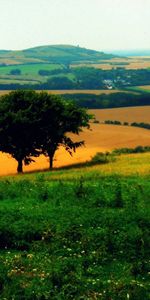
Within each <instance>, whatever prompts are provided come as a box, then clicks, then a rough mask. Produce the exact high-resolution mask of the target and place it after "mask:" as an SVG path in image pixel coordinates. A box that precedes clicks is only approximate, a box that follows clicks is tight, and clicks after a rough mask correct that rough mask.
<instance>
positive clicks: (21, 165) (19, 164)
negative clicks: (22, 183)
mask: <svg viewBox="0 0 150 300" xmlns="http://www.w3.org/2000/svg"><path fill="white" fill-rule="evenodd" d="M17 172H18V173H23V163H22V159H20V160H18V167H17Z"/></svg>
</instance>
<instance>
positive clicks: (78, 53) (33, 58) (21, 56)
mask: <svg viewBox="0 0 150 300" xmlns="http://www.w3.org/2000/svg"><path fill="white" fill-rule="evenodd" d="M113 57H115V56H114V55H112V54H105V53H104V52H99V51H95V50H90V49H86V48H81V47H78V46H71V45H51V46H39V47H34V48H30V49H25V50H22V51H5V50H0V63H6V64H23V63H28V62H29V63H32V62H33V63H34V62H42V63H62V64H64V63H74V62H81V61H84V62H91V63H92V62H99V61H100V60H102V59H106V60H107V59H111V58H113Z"/></svg>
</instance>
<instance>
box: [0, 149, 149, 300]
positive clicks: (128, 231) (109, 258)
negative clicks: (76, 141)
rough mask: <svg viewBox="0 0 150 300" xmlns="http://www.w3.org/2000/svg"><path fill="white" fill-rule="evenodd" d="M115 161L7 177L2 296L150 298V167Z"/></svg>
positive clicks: (0, 183) (0, 234)
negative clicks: (127, 170)
mask: <svg viewBox="0 0 150 300" xmlns="http://www.w3.org/2000/svg"><path fill="white" fill-rule="evenodd" d="M146 157H147V158H148V154H138V155H137V156H136V155H130V156H128V155H126V156H123V160H124V164H125V163H127V162H129V163H130V168H131V170H132V166H133V168H134V169H136V166H138V164H140V162H141V163H142V160H143V159H146ZM114 164H116V162H114ZM112 165H113V162H111V163H108V164H105V165H97V166H91V167H90V166H88V167H86V166H80V168H79V166H78V168H77V167H76V168H73V169H72V168H68V169H60V170H57V171H53V172H45V173H44V172H43V173H34V174H26V175H23V176H15V177H8V176H7V177H3V178H1V180H0V299H2V300H6V299H7V300H12V299H15V300H23V299H24V300H33V299H34V300H46V299H55V300H56V299H58V300H59V299H60V300H67V299H68V300H70V299H77V300H78V299H87V300H88V299H91V300H93V299H102V300H108V299H113V300H125V299H131V300H141V299H143V300H148V299H150V298H149V291H150V286H149V276H150V269H149V267H150V261H149V254H150V253H149V252H150V251H149V249H150V245H149V243H150V239H149V225H150V214H149V194H150V173H146V172H145V173H143V174H142V173H141V174H136V172H135V173H134V172H133V173H132V171H131V172H130V174H128V175H127V174H126V173H124V175H123V172H122V173H121V172H120V170H121V165H120V166H119V168H118V172H117V170H115V169H113V168H112ZM104 166H107V167H106V172H103V168H104ZM101 168H102V169H101ZM109 169H110V170H111V172H110V171H109ZM104 173H105V175H104ZM121 174H122V175H121Z"/></svg>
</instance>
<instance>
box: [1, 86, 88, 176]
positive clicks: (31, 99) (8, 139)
mask: <svg viewBox="0 0 150 300" xmlns="http://www.w3.org/2000/svg"><path fill="white" fill-rule="evenodd" d="M90 118H91V116H90V115H89V114H87V112H86V110H85V109H84V108H81V107H78V106H77V105H76V104H75V103H73V102H71V101H69V102H66V101H65V100H63V99H62V98H61V97H60V96H56V95H49V94H48V93H46V92H40V93H37V92H35V91H25V90H18V91H12V92H10V93H9V94H6V95H4V96H1V98H0V151H2V152H4V153H8V154H10V155H11V156H12V157H13V158H14V159H15V160H16V161H17V162H18V166H17V171H18V173H22V172H23V163H24V164H25V165H28V164H30V163H31V162H32V161H34V157H38V156H39V155H41V154H44V155H45V156H47V157H48V158H49V164H50V168H52V167H53V159H54V154H55V152H56V150H57V149H58V148H59V146H63V147H64V148H65V149H66V151H68V152H69V153H70V154H71V155H72V154H73V152H74V151H75V150H76V149H77V148H78V147H80V146H81V145H83V144H84V141H79V142H75V141H74V140H73V139H72V138H70V136H68V133H74V134H77V135H78V134H79V133H80V131H82V128H83V127H87V128H88V127H89V121H90Z"/></svg>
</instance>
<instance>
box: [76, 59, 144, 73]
mask: <svg viewBox="0 0 150 300" xmlns="http://www.w3.org/2000/svg"><path fill="white" fill-rule="evenodd" d="M149 59H150V56H143V57H137V56H133V57H130V58H112V59H110V60H109V61H108V60H102V61H101V64H99V63H98V64H88V63H87V64H79V65H72V67H74V68H75V67H81V66H82V67H85V66H86V67H94V68H97V69H102V70H111V69H112V68H117V67H123V68H125V69H134V70H137V69H147V68H150V60H149ZM124 63H128V64H127V65H124Z"/></svg>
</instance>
